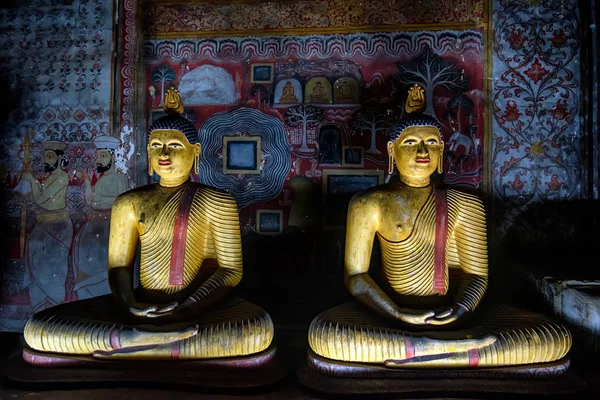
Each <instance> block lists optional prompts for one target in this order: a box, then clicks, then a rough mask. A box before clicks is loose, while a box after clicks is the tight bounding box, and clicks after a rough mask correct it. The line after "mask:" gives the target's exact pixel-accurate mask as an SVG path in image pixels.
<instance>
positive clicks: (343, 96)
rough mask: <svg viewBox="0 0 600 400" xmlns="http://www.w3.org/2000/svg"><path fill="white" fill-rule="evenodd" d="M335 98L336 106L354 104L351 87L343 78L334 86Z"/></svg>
mask: <svg viewBox="0 0 600 400" xmlns="http://www.w3.org/2000/svg"><path fill="white" fill-rule="evenodd" d="M335 89H336V96H335V102H336V103H338V104H353V103H356V100H355V98H354V93H353V92H352V86H350V82H349V81H348V79H346V78H344V79H342V80H341V81H338V82H336V85H335Z"/></svg>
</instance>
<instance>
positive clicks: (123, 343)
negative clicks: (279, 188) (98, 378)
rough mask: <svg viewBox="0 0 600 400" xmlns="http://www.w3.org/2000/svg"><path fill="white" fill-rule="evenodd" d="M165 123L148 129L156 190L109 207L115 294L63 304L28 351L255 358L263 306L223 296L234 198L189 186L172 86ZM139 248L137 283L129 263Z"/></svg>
mask: <svg viewBox="0 0 600 400" xmlns="http://www.w3.org/2000/svg"><path fill="white" fill-rule="evenodd" d="M165 111H166V113H167V115H166V116H164V117H161V118H159V119H157V120H156V121H155V122H154V123H153V124H152V126H151V127H150V130H149V136H148V159H149V166H150V173H153V172H154V171H156V173H157V174H158V175H159V176H160V182H159V183H157V184H152V185H147V186H142V187H139V188H137V189H133V190H130V191H127V192H125V193H123V194H121V195H120V196H119V197H117V199H116V201H115V203H114V204H113V207H112V213H111V226H110V240H109V248H108V260H109V261H108V271H109V272H108V274H109V284H110V288H111V291H112V295H105V296H100V297H96V298H92V299H86V300H80V301H76V302H72V303H67V304H62V305H59V306H57V307H54V308H51V309H48V310H45V311H44V312H42V313H38V314H36V315H34V316H33V318H32V319H31V320H29V321H28V322H27V324H26V326H25V332H24V333H25V340H26V342H27V344H28V345H29V347H31V348H33V349H34V350H30V349H27V350H26V351H25V353H24V356H25V359H28V360H30V362H34V361H33V359H34V357H29V358H28V356H27V355H28V354H29V355H31V354H32V352H35V351H38V352H49V353H63V354H65V353H66V354H79V355H88V356H93V357H97V358H112V359H174V358H181V359H201V358H219V357H235V356H242V355H250V354H255V353H258V352H261V351H263V350H265V349H267V347H268V346H269V345H270V343H271V340H272V338H273V324H272V322H271V319H270V317H269V315H268V314H267V313H266V312H265V311H264V310H262V309H261V308H260V307H258V306H256V305H254V304H252V303H250V302H248V301H245V300H243V299H240V298H235V297H230V296H228V295H229V294H230V291H231V290H232V289H233V288H234V287H235V286H236V285H237V284H238V282H239V281H240V279H241V277H242V248H241V237H240V226H239V219H238V210H237V205H236V202H235V200H234V198H233V197H232V196H231V195H230V194H228V193H226V192H223V191H221V190H218V189H215V188H212V187H209V186H204V185H200V184H197V183H193V182H190V180H189V176H190V172H191V170H192V168H195V169H196V171H197V169H198V166H199V158H200V144H199V143H198V135H197V133H196V129H195V128H194V126H193V124H192V123H191V122H189V121H188V120H187V119H185V118H184V117H183V116H181V115H180V114H181V112H183V105H182V104H181V99H180V96H179V92H178V91H176V90H175V89H173V88H171V89H170V90H169V92H168V93H167V96H166V100H165ZM138 245H140V254H141V257H140V270H139V271H140V272H139V275H140V283H139V285H138V288H136V289H134V283H133V264H134V259H135V256H136V253H137V251H138Z"/></svg>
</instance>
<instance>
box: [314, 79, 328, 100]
mask: <svg viewBox="0 0 600 400" xmlns="http://www.w3.org/2000/svg"><path fill="white" fill-rule="evenodd" d="M311 103H315V104H323V103H329V98H328V97H327V93H326V92H325V87H324V86H323V83H322V82H317V83H315V86H314V87H313V90H312V96H311Z"/></svg>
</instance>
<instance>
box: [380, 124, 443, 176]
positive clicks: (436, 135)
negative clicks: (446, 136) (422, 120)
mask: <svg viewBox="0 0 600 400" xmlns="http://www.w3.org/2000/svg"><path fill="white" fill-rule="evenodd" d="M443 152H444V144H443V143H442V141H441V138H440V132H439V131H438V130H437V129H436V128H434V127H432V126H411V127H409V128H407V129H406V130H404V132H402V134H401V135H400V137H398V139H396V141H394V142H392V141H389V142H388V153H389V154H390V155H392V156H393V157H394V159H395V160H396V166H397V168H398V172H399V173H400V179H401V180H402V181H403V182H405V183H408V184H411V183H414V184H415V185H421V184H425V185H426V184H429V177H430V176H431V174H433V173H434V172H435V170H436V169H437V168H438V165H439V163H440V162H441V156H442V154H443Z"/></svg>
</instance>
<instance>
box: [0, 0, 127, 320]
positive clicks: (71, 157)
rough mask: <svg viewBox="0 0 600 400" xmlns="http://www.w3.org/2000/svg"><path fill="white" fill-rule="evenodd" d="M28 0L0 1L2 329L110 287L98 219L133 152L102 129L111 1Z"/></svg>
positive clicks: (105, 125)
mask: <svg viewBox="0 0 600 400" xmlns="http://www.w3.org/2000/svg"><path fill="white" fill-rule="evenodd" d="M30 3H31V4H29V3H28V4H23V5H20V6H19V7H9V8H3V9H2V10H0V26H1V27H2V31H3V32H4V33H3V35H2V37H1V38H0V44H1V45H0V60H2V61H0V72H1V73H2V76H3V77H4V78H3V80H2V84H3V85H4V86H3V89H4V91H5V96H6V99H7V100H8V102H7V103H4V104H6V105H8V106H9V108H8V109H7V110H6V112H7V114H6V115H5V114H4V110H3V114H2V116H3V119H2V121H1V123H2V124H3V125H2V127H1V129H2V130H3V136H2V141H1V142H0V152H1V157H0V171H1V176H0V180H1V182H2V188H1V190H0V193H1V194H2V200H3V202H2V204H3V205H4V215H3V218H2V221H3V223H4V224H5V225H6V226H7V227H8V230H7V231H5V232H6V233H5V235H3V236H4V238H3V247H4V249H6V251H5V252H4V257H3V258H4V259H3V260H2V261H3V264H4V265H3V266H2V269H1V275H0V285H1V286H0V330H11V331H16V330H21V329H22V328H23V325H24V323H25V321H26V320H27V319H28V318H29V317H30V316H31V314H32V313H33V312H35V311H39V310H42V309H44V308H47V307H49V306H52V305H55V304H58V303H61V302H64V301H71V300H75V299H78V298H87V297H90V296H95V295H98V294H104V293H107V292H108V283H107V277H106V258H107V257H106V241H107V239H108V236H107V234H108V227H107V224H108V218H109V216H110V206H111V205H112V202H113V201H114V198H115V196H116V195H117V194H118V193H119V192H121V191H123V190H125V189H126V188H128V187H129V179H128V176H127V175H126V174H127V172H128V171H127V168H126V162H127V161H128V159H129V157H130V154H131V153H127V152H126V151H125V148H124V146H123V142H122V141H121V140H120V139H119V138H118V137H116V136H111V133H112V132H111V131H110V124H111V71H112V57H111V46H112V41H113V32H112V22H113V15H112V11H113V6H112V2H102V3H98V4H95V5H94V6H92V3H93V2H92V1H89V0H80V1H78V2H76V3H70V4H50V2H47V3H45V2H30ZM127 145H129V143H127Z"/></svg>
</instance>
